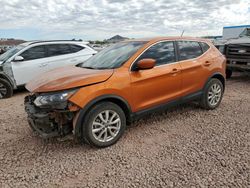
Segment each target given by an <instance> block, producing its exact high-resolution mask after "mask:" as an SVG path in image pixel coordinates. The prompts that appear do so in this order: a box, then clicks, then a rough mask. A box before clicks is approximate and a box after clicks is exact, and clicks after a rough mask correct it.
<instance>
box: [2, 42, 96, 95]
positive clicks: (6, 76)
mask: <svg viewBox="0 0 250 188" xmlns="http://www.w3.org/2000/svg"><path fill="white" fill-rule="evenodd" d="M87 44H88V43H87V42H82V41H33V42H26V43H23V44H20V45H18V46H16V47H13V48H12V49H10V50H8V51H7V52H5V53H4V54H2V55H1V56H0V99H1V98H8V97H11V96H12V94H13V89H16V88H17V87H18V86H22V85H24V84H26V83H27V82H29V81H30V80H32V79H33V78H34V77H35V76H37V75H39V74H42V73H44V72H47V71H49V70H52V69H55V68H58V67H63V66H67V65H77V64H79V63H82V62H84V61H85V60H87V59H88V58H90V57H91V56H93V55H94V54H96V53H97V51H95V50H94V49H92V48H91V47H89V46H88V45H87Z"/></svg>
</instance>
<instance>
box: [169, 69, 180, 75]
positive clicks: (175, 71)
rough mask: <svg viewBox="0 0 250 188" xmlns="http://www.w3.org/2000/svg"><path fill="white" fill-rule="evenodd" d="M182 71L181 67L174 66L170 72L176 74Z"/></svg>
mask: <svg viewBox="0 0 250 188" xmlns="http://www.w3.org/2000/svg"><path fill="white" fill-rule="evenodd" d="M178 72H180V69H177V68H173V70H172V71H171V72H170V73H171V74H176V73H178Z"/></svg>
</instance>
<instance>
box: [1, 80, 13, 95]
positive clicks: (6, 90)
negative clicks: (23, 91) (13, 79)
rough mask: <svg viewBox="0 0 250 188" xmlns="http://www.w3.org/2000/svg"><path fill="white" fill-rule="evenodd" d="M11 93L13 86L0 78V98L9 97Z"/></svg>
mask: <svg viewBox="0 0 250 188" xmlns="http://www.w3.org/2000/svg"><path fill="white" fill-rule="evenodd" d="M12 95H13V88H12V86H11V84H10V83H9V82H8V81H7V80H5V79H2V78H0V99H6V98H10V97H11V96H12Z"/></svg>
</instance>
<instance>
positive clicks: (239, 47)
mask: <svg viewBox="0 0 250 188" xmlns="http://www.w3.org/2000/svg"><path fill="white" fill-rule="evenodd" d="M226 57H227V58H232V59H250V44H229V45H227V47H226Z"/></svg>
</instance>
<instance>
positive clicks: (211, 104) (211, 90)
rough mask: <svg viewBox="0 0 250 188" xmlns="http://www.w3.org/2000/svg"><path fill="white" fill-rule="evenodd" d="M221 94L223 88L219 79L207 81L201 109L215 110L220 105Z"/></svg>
mask: <svg viewBox="0 0 250 188" xmlns="http://www.w3.org/2000/svg"><path fill="white" fill-rule="evenodd" d="M223 92H224V87H223V84H222V82H221V81H220V80H219V79H217V78H212V79H211V80H209V81H208V83H207V85H206V86H205V89H204V93H203V96H202V98H201V102H200V104H201V107H202V108H204V109H207V110H213V109H215V108H217V107H218V106H219V105H220V103H221V100H222V96H223Z"/></svg>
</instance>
